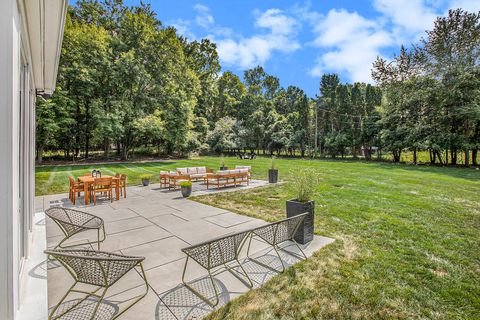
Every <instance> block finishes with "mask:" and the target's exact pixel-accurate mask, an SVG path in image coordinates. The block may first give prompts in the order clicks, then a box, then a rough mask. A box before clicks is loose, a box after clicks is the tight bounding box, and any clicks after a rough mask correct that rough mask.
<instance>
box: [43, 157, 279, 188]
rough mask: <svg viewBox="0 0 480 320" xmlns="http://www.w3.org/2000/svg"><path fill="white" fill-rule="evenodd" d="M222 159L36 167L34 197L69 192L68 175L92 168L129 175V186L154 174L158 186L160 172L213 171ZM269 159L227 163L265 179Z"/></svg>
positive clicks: (227, 161) (231, 160) (83, 172)
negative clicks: (249, 167) (247, 167)
mask: <svg viewBox="0 0 480 320" xmlns="http://www.w3.org/2000/svg"><path fill="white" fill-rule="evenodd" d="M220 162H221V160H220V158H218V157H205V158H201V159H194V160H175V161H164V162H136V163H109V164H102V165H66V166H62V165H60V166H41V167H37V168H36V173H35V179H36V181H35V194H36V195H37V196H40V195H46V194H55V193H62V192H68V176H74V177H78V176H82V175H84V174H85V173H89V172H91V171H92V170H93V169H97V170H100V171H101V172H102V173H103V174H108V175H114V174H115V173H116V172H119V173H123V174H126V175H127V178H128V181H127V182H128V184H129V185H138V184H140V183H141V179H140V176H141V175H143V174H152V175H153V177H152V180H151V182H152V183H158V182H159V180H160V177H159V174H160V171H161V170H175V169H176V168H179V167H189V166H191V167H193V166H207V167H210V168H212V169H218V168H219V167H220ZM269 162H270V160H269V159H267V158H257V159H255V160H253V161H250V160H240V159H235V158H233V157H231V158H228V157H227V158H225V164H226V165H227V166H229V167H235V165H252V166H253V167H254V177H257V178H262V179H265V178H266V175H267V170H268V164H269Z"/></svg>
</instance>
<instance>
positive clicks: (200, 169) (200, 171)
mask: <svg viewBox="0 0 480 320" xmlns="http://www.w3.org/2000/svg"><path fill="white" fill-rule="evenodd" d="M197 172H198V173H206V172H207V168H206V167H197Z"/></svg>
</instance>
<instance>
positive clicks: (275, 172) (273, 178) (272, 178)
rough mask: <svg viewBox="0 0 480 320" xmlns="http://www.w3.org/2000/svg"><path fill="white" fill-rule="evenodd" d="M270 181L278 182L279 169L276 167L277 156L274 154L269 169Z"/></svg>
mask: <svg viewBox="0 0 480 320" xmlns="http://www.w3.org/2000/svg"><path fill="white" fill-rule="evenodd" d="M268 182H269V183H277V182H278V169H277V168H276V167H275V157H274V156H272V158H271V159H270V169H269V170H268Z"/></svg>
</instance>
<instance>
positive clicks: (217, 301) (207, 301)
mask: <svg viewBox="0 0 480 320" xmlns="http://www.w3.org/2000/svg"><path fill="white" fill-rule="evenodd" d="M189 258H190V257H189V256H187V260H185V266H184V267H183V274H182V282H183V284H184V285H185V286H186V287H187V288H188V289H190V290H191V291H192V292H193V293H194V294H195V295H197V296H198V297H199V298H200V299H202V300H203V301H205V302H206V303H207V304H209V305H210V306H211V307H215V306H216V305H218V303H219V302H220V299H219V297H218V291H217V287H216V286H215V281H214V280H213V276H212V273H211V272H210V270H207V271H208V276H209V278H210V281H211V282H212V286H213V290H214V291H215V303H213V302H212V301H210V300H209V299H208V298H207V297H205V296H204V295H203V294H201V293H200V292H198V291H197V290H196V289H195V288H194V287H192V286H191V285H190V284H189V283H188V282H187V281H185V273H186V271H187V265H188V259H189Z"/></svg>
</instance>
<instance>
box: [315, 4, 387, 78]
mask: <svg viewBox="0 0 480 320" xmlns="http://www.w3.org/2000/svg"><path fill="white" fill-rule="evenodd" d="M313 32H314V33H315V34H316V38H315V40H314V41H313V42H312V45H313V46H315V47H319V48H322V49H326V51H325V52H324V53H323V54H322V55H321V56H319V57H318V58H317V60H316V63H315V65H314V67H313V68H312V69H311V70H310V75H311V76H314V77H319V76H321V75H322V74H323V73H324V72H332V71H333V72H345V73H347V74H348V75H349V80H350V81H363V82H371V76H370V69H371V66H372V62H373V61H374V60H375V58H376V57H377V56H378V55H380V49H381V48H383V47H386V46H389V45H391V44H392V42H393V39H392V36H391V34H389V33H388V32H386V31H384V30H383V29H382V26H381V25H379V23H378V22H377V21H375V20H369V19H366V18H364V17H362V16H360V15H359V14H358V13H356V12H348V11H346V10H343V9H341V10H335V9H332V10H330V11H329V12H328V14H327V15H326V16H325V17H322V18H321V19H320V21H318V22H317V23H316V24H314V28H313Z"/></svg>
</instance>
